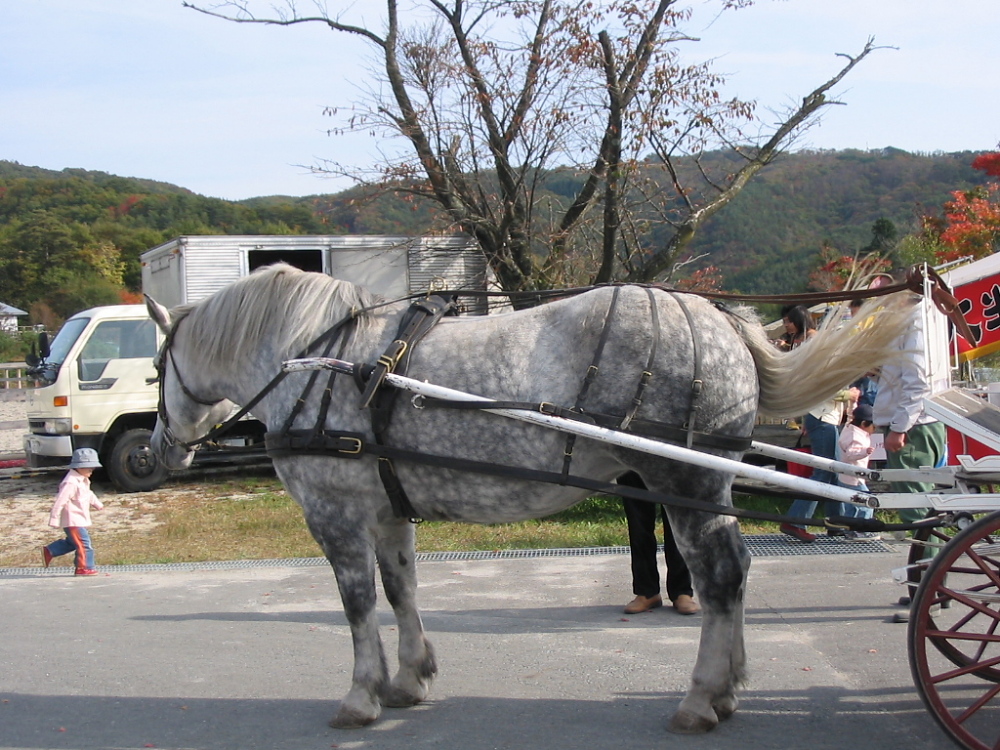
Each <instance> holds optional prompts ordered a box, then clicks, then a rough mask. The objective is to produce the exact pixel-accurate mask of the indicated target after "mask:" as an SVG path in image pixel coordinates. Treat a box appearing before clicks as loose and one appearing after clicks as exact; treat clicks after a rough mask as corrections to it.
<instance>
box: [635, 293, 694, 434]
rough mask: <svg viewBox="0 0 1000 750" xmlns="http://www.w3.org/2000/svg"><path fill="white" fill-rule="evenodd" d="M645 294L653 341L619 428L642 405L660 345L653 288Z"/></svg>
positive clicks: (658, 312)
mask: <svg viewBox="0 0 1000 750" xmlns="http://www.w3.org/2000/svg"><path fill="white" fill-rule="evenodd" d="M646 295H647V296H648V297H649V316H650V319H651V323H650V324H651V326H652V331H651V333H652V334H653V342H652V343H651V344H650V345H649V355H648V356H647V357H646V367H645V369H643V371H642V374H641V375H639V383H638V385H637V386H636V388H635V395H634V396H632V407H631V408H630V409H629V410H628V412H627V413H626V414H625V418H624V419H623V420H622V422H621V424H620V425H619V426H618V429H620V430H628V428H629V425H630V424H632V420H634V419H635V415H636V414H638V413H639V408H640V407H641V406H642V396H643V394H644V393H645V392H646V386H648V385H649V381H650V380H651V379H652V377H653V363H654V362H655V361H656V350H657V348H658V347H659V345H660V311H659V310H658V309H657V307H656V297H655V296H653V290H652V289H649V288H648V287H647V288H646ZM688 447H689V448H690V447H691V446H690V445H689V446H688Z"/></svg>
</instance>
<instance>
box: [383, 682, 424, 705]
mask: <svg viewBox="0 0 1000 750" xmlns="http://www.w3.org/2000/svg"><path fill="white" fill-rule="evenodd" d="M423 699H424V696H422V695H414V694H413V693H411V692H409V691H407V690H402V689H401V688H397V687H390V688H389V689H388V690H387V691H386V693H385V695H384V696H382V705H383V706H387V707H388V708H409V707H410V706H415V705H417V704H418V703H420V701H422V700H423Z"/></svg>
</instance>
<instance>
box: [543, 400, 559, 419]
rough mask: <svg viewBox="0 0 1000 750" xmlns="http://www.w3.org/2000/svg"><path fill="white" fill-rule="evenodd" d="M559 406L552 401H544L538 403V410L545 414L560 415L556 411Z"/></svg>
mask: <svg viewBox="0 0 1000 750" xmlns="http://www.w3.org/2000/svg"><path fill="white" fill-rule="evenodd" d="M558 408H559V407H558V406H556V405H555V404H553V403H552V402H551V401H542V403H540V404H539V405H538V412H539V414H545V415H547V416H550V417H555V416H558V414H557V413H556V410H557V409H558Z"/></svg>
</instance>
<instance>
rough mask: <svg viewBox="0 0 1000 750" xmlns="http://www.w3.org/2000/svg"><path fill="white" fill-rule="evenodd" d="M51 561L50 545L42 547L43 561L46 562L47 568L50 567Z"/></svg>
mask: <svg viewBox="0 0 1000 750" xmlns="http://www.w3.org/2000/svg"><path fill="white" fill-rule="evenodd" d="M50 562H52V553H51V552H49V548H48V547H42V563H44V564H45V567H46V568H47V567H49V563H50Z"/></svg>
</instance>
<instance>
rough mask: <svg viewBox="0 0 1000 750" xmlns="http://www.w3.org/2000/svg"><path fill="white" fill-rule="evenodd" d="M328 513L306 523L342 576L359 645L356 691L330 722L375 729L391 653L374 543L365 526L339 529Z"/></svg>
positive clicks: (309, 515) (356, 646) (349, 619)
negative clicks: (381, 625)
mask: <svg viewBox="0 0 1000 750" xmlns="http://www.w3.org/2000/svg"><path fill="white" fill-rule="evenodd" d="M332 521H333V519H331V518H328V517H324V515H323V514H322V513H309V512H307V513H306V523H307V524H308V525H309V530H310V531H311V532H312V535H313V537H314V538H315V539H316V541H317V542H319V545H320V546H321V547H322V548H323V552H324V553H325V555H326V558H327V560H329V561H330V564H331V565H332V566H333V572H334V573H335V574H336V576H337V587H338V588H339V589H340V599H341V602H342V603H343V605H344V614H345V615H346V616H347V622H348V623H349V624H350V627H351V639H352V640H353V642H354V673H353V675H352V678H351V689H350V691H349V692H348V693H347V695H346V696H345V697H344V699H343V700H342V701H341V702H340V709H339V710H338V711H337V714H336V715H335V716H334V717H333V719H331V720H330V726H331V727H334V728H336V729H355V728H357V727H363V726H365V725H366V724H371V723H372V722H373V721H375V719H377V718H378V717H379V714H380V713H381V712H382V696H383V695H384V694H385V691H386V688H387V686H388V684H389V670H388V667H387V666H386V661H385V651H384V650H383V648H382V639H381V638H380V637H379V632H378V619H377V616H376V613H375V599H376V596H375V554H374V543H373V540H372V538H371V536H370V534H369V533H368V531H367V529H365V528H363V527H362V526H360V525H359V526H352V525H349V524H344V523H343V522H342V521H341V522H340V523H339V524H337V525H335V524H334V523H333V522H332Z"/></svg>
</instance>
